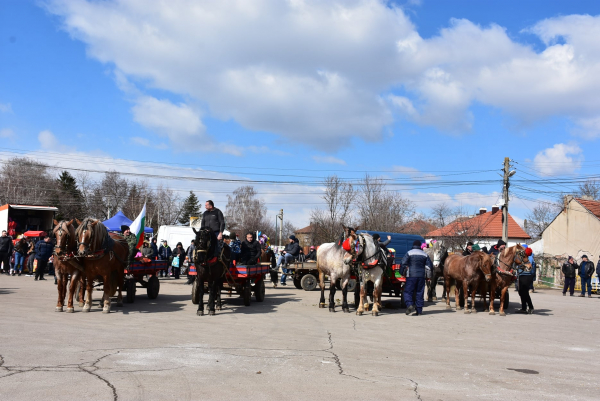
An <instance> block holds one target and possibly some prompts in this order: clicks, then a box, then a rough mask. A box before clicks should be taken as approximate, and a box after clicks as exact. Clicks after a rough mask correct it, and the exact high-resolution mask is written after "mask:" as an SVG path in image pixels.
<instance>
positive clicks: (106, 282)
mask: <svg viewBox="0 0 600 401" xmlns="http://www.w3.org/2000/svg"><path fill="white" fill-rule="evenodd" d="M77 224H79V227H77V230H76V231H75V235H76V237H77V256H78V257H80V258H81V259H82V260H83V261H84V273H85V277H86V280H87V286H86V290H87V294H86V298H85V305H84V306H83V309H82V312H89V311H90V309H91V308H92V290H93V283H94V279H96V278H97V277H98V276H99V277H101V278H102V281H103V287H104V296H103V297H102V299H103V301H104V307H103V308H102V313H110V306H111V305H110V297H111V296H112V295H113V294H114V292H115V287H116V290H118V292H119V295H118V297H117V306H123V295H122V293H121V291H122V287H123V284H124V276H125V267H126V265H127V260H128V254H129V246H128V245H127V242H126V241H125V240H124V239H123V237H121V236H120V235H117V234H113V233H111V234H110V235H109V233H108V230H107V229H106V227H105V226H104V224H102V223H101V222H100V221H99V220H95V219H91V218H86V219H84V220H83V222H80V221H79V220H77Z"/></svg>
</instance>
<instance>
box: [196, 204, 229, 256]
mask: <svg viewBox="0 0 600 401" xmlns="http://www.w3.org/2000/svg"><path fill="white" fill-rule="evenodd" d="M204 207H206V211H205V212H204V213H202V222H201V224H200V229H205V228H207V229H209V230H212V231H213V232H214V233H215V235H216V236H217V240H218V246H217V254H218V255H219V254H220V253H221V243H222V241H223V231H225V218H224V217H223V213H222V212H221V211H220V210H219V209H217V208H216V207H215V204H214V203H213V201H211V200H207V201H206V203H205V204H204Z"/></svg>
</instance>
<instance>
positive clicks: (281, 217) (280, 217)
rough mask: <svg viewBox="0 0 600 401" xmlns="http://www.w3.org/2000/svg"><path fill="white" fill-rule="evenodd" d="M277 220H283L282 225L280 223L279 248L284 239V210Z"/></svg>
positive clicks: (280, 212)
mask: <svg viewBox="0 0 600 401" xmlns="http://www.w3.org/2000/svg"><path fill="white" fill-rule="evenodd" d="M277 218H278V219H279V220H281V223H279V246H281V240H282V237H283V209H281V210H280V211H279V214H278V215H277Z"/></svg>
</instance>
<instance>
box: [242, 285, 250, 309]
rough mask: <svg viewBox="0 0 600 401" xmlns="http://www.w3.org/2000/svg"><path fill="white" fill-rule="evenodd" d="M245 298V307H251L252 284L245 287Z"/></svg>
mask: <svg viewBox="0 0 600 401" xmlns="http://www.w3.org/2000/svg"><path fill="white" fill-rule="evenodd" d="M243 296H244V305H246V306H250V297H251V296H252V289H251V288H250V282H247V283H246V285H244V290H243Z"/></svg>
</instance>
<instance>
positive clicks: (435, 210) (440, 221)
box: [430, 202, 452, 228]
mask: <svg viewBox="0 0 600 401" xmlns="http://www.w3.org/2000/svg"><path fill="white" fill-rule="evenodd" d="M430 215H431V219H432V220H433V224H435V225H436V226H437V227H438V228H439V227H444V226H445V225H446V224H448V223H450V220H449V219H450V217H451V216H452V209H451V208H450V206H449V205H448V204H447V203H445V202H441V203H438V204H437V205H435V206H433V207H432V208H431V213H430Z"/></svg>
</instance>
